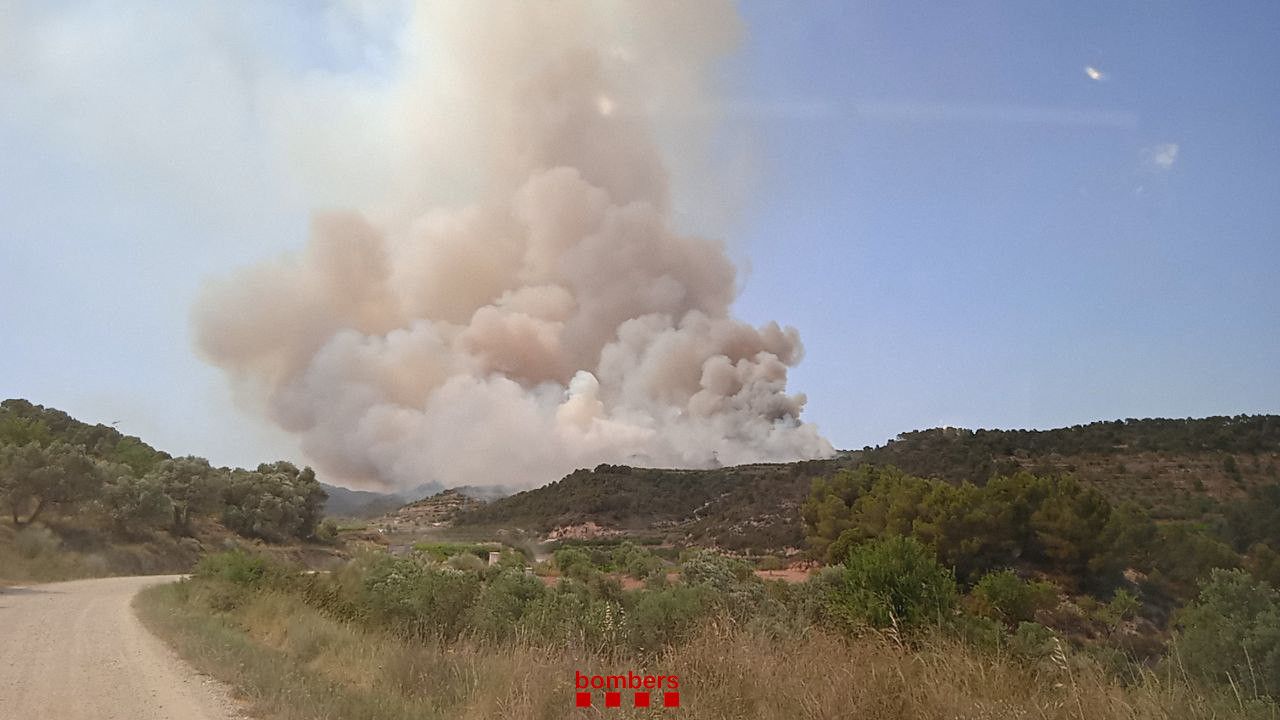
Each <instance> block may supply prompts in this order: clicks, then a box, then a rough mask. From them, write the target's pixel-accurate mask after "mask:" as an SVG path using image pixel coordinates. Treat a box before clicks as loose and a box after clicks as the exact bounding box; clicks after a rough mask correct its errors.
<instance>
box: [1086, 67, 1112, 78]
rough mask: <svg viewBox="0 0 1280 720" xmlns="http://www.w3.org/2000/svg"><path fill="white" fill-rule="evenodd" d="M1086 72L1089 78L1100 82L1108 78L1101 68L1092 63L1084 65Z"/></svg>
mask: <svg viewBox="0 0 1280 720" xmlns="http://www.w3.org/2000/svg"><path fill="white" fill-rule="evenodd" d="M1084 74H1085V75H1086V76H1088V78H1089V79H1090V80H1093V81H1095V82H1100V81H1102V80H1104V79H1106V77H1107V76H1106V75H1104V74H1102V71H1101V70H1099V69H1098V68H1096V67H1094V66H1092V65H1086V66H1085V67H1084Z"/></svg>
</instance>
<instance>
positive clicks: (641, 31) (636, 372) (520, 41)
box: [194, 1, 832, 488]
mask: <svg viewBox="0 0 1280 720" xmlns="http://www.w3.org/2000/svg"><path fill="white" fill-rule="evenodd" d="M737 35H738V20H737V17H736V15H735V14H734V12H733V9H732V7H731V6H730V5H728V4H726V3H719V2H714V3H713V2H705V3H683V2H637V3H635V4H634V5H631V4H626V5H623V4H613V3H605V2H559V1H548V2H537V3H514V2H513V3H510V4H504V5H501V6H500V7H498V6H496V5H495V4H492V3H480V2H476V3H448V4H445V5H443V6H442V7H425V6H424V7H420V8H417V9H416V11H415V12H414V14H413V17H412V18H411V22H410V25H409V30H408V31H407V32H406V33H405V35H404V37H403V39H402V41H401V44H402V47H401V52H402V53H404V55H405V57H406V58H408V59H409V60H408V61H407V62H406V66H405V68H404V69H403V70H402V72H401V73H400V74H399V75H398V76H397V78H396V82H397V83H399V89H398V91H397V93H396V94H395V97H394V101H392V102H389V103H387V106H389V107H391V108H393V109H394V112H395V113H396V117H395V119H394V122H395V123H397V124H398V125H399V126H401V127H402V128H404V133H403V136H404V137H405V138H406V140H405V143H406V147H405V153H406V156H407V157H413V158H417V159H420V160H421V162H422V163H423V165H422V166H421V167H416V168H413V169H412V171H411V172H409V173H408V177H407V178H405V179H404V181H403V182H402V183H400V185H401V189H402V190H403V192H401V193H400V194H399V195H398V196H396V197H392V198H388V199H387V200H386V202H385V203H384V204H383V205H381V206H379V207H377V208H366V212H364V213H361V212H334V213H328V214H323V215H320V216H318V217H317V219H316V220H315V222H314V226H313V228H312V236H311V239H310V242H309V244H308V246H307V248H306V249H305V251H304V252H303V253H301V254H300V255H298V256H296V257H286V258H281V259H278V260H275V261H271V262H267V263H263V264H262V265H259V266H257V267H254V268H250V269H248V270H246V271H244V272H242V273H240V274H238V275H235V276H233V277H230V278H225V279H222V280H219V281H216V282H214V283H211V284H210V286H209V287H208V288H207V289H206V291H205V293H204V296H203V297H202V299H201V300H200V301H199V302H198V303H197V306H196V308H195V313H194V318H195V325H196V335H197V342H198V345H199V347H200V349H201V351H202V353H203V354H204V355H205V356H206V357H207V358H208V359H209V360H210V361H211V362H213V363H215V364H216V365H218V366H219V367H221V368H223V369H224V370H225V371H226V372H227V373H228V375H229V377H230V378H231V380H232V382H233V385H234V387H235V388H236V390H237V392H238V393H239V395H240V397H241V398H242V399H246V400H249V401H251V402H252V403H253V405H254V406H255V407H257V408H258V409H260V411H261V412H263V413H265V414H266V416H267V417H269V418H270V419H271V420H272V421H273V422H275V423H277V424H278V425H279V426H280V427H282V428H284V429H285V430H288V431H290V432H293V433H296V434H298V435H299V436H300V437H301V439H302V447H303V450H304V451H305V452H306V453H307V454H308V456H309V457H310V459H311V460H312V461H313V462H314V463H316V465H317V467H318V469H319V470H320V471H321V472H322V473H324V474H327V475H328V476H330V477H337V478H342V479H345V480H346V481H348V482H365V483H381V484H384V485H393V486H397V487H402V488H403V487H411V486H414V485H417V484H419V483H421V482H423V481H426V480H430V479H437V480H440V481H443V482H445V483H447V484H463V483H468V484H497V483H502V484H513V485H521V486H528V485H536V484H541V483H544V482H547V481H550V480H553V479H555V478H557V477H559V476H560V475H562V474H564V473H565V472H568V471H570V470H572V469H574V468H575V467H582V466H591V465H594V464H597V463H600V462H612V463H629V464H639V465H659V466H690V467H706V466H713V465H716V464H725V465H728V464H738V463H745V462H757V461H767V460H790V459H798V458H812V457H820V456H824V455H827V454H830V453H831V451H832V448H831V445H830V444H829V443H828V442H827V441H826V440H824V439H823V438H822V437H821V436H820V435H819V434H818V432H817V430H816V428H815V427H814V426H813V425H811V424H807V423H804V422H801V421H800V419H799V418H800V412H801V409H802V407H803V406H804V402H805V398H804V396H803V395H801V394H795V395H788V394H787V393H786V379H787V369H788V368H789V367H791V366H793V365H795V364H796V363H797V362H799V360H800V357H801V354H802V350H801V345H800V339H799V336H798V334H797V333H796V331H795V330H794V329H792V328H782V327H779V326H778V325H777V324H776V323H769V324H768V325H766V326H764V327H760V328H755V327H751V326H749V325H747V324H744V323H742V322H739V321H737V320H735V319H733V318H732V317H730V315H729V310H730V305H731V304H732V302H733V300H734V297H735V294H736V284H735V283H736V277H735V269H734V267H733V265H732V263H731V262H730V261H729V259H728V256H727V254H726V252H725V248H724V246H723V245H722V243H720V242H718V241H714V240H708V239H703V238H698V237H690V236H686V235H682V234H680V233H678V232H677V231H675V230H674V229H673V228H672V227H671V220H670V215H671V212H670V202H669V198H668V191H669V188H668V178H667V171H666V169H665V165H664V161H663V157H662V153H661V151H660V147H659V140H658V134H659V128H658V127H657V126H656V125H655V124H654V123H653V122H651V121H650V120H649V118H653V117H661V116H662V115H663V114H664V113H666V114H680V113H683V114H684V115H685V116H696V117H701V116H704V115H706V109H707V108H708V107H712V104H711V103H710V101H709V99H708V93H707V92H706V91H705V89H704V88H705V86H706V77H705V75H706V73H707V72H708V71H709V70H710V68H711V64H712V63H713V61H714V60H715V59H716V58H717V57H718V56H720V55H722V54H723V53H724V52H726V51H727V50H728V49H729V48H731V47H732V46H733V43H734V42H735V40H736V37H737ZM318 109H319V110H322V108H318ZM371 121H373V119H371ZM378 121H379V122H385V120H382V119H379V120H378ZM664 144H665V143H664ZM441 178H443V179H444V180H441Z"/></svg>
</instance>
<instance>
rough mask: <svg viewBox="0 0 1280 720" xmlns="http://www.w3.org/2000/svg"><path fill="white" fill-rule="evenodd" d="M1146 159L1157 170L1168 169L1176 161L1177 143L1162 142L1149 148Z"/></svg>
mask: <svg viewBox="0 0 1280 720" xmlns="http://www.w3.org/2000/svg"><path fill="white" fill-rule="evenodd" d="M1147 159H1148V161H1149V162H1150V163H1151V165H1152V166H1153V167H1155V168H1156V169H1157V170H1169V169H1170V168H1172V167H1173V164H1174V163H1176V162H1178V143H1164V144H1162V145H1156V146H1155V147H1152V148H1149V149H1148V150H1147Z"/></svg>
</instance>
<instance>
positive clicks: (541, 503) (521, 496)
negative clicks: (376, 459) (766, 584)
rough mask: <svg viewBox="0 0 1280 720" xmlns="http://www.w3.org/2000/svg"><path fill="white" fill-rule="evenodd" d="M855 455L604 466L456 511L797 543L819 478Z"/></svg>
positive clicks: (463, 518)
mask: <svg viewBox="0 0 1280 720" xmlns="http://www.w3.org/2000/svg"><path fill="white" fill-rule="evenodd" d="M849 462H850V461H849V460H813V461H807V462H799V463H779V464H760V465H742V466H738V467H730V468H719V469H715V470H663V469H652V468H633V467H627V466H622V465H600V466H598V467H596V468H595V469H594V470H578V471H576V472H573V473H571V474H569V475H567V476H565V477H564V478H563V479H561V480H558V481H556V482H553V483H551V484H549V485H545V486H543V487H540V488H536V489H534V490H527V491H525V492H521V493H517V494H515V495H512V496H510V497H506V498H501V499H498V500H495V501H493V502H490V503H488V504H486V505H483V506H479V507H475V508H471V509H468V510H466V511H463V512H461V513H459V514H458V516H457V517H456V519H455V523H456V524H458V525H495V526H496V525H502V526H514V527H519V528H523V529H526V530H537V531H539V532H549V531H551V530H553V529H556V528H563V527H566V526H576V525H582V524H585V523H596V524H598V525H601V526H604V527H606V528H610V529H619V530H625V531H628V532H629V533H632V534H638V535H650V536H654V537H658V538H661V539H665V540H671V541H679V542H686V543H693V544H711V545H718V546H721V547H725V548H730V549H740V550H748V549H761V548H781V547H795V546H798V545H799V544H800V542H801V540H802V535H801V532H800V526H799V508H800V505H801V504H802V503H803V502H804V500H805V498H806V497H808V495H809V487H810V485H811V484H812V482H813V479H814V478H816V477H820V476H822V475H825V474H828V473H831V472H834V471H835V470H836V469H838V468H839V467H842V466H845V465H847V464H848V463H849Z"/></svg>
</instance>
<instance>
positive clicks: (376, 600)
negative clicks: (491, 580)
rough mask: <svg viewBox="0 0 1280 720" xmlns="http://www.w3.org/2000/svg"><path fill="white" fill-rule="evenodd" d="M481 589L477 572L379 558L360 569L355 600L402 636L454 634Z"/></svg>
mask: <svg viewBox="0 0 1280 720" xmlns="http://www.w3.org/2000/svg"><path fill="white" fill-rule="evenodd" d="M479 594H480V579H479V577H477V576H476V574H475V573H468V572H461V571H458V570H454V569H452V568H448V569H442V568H438V567H431V566H428V565H426V564H424V563H423V562H421V561H419V560H416V559H414V558H394V557H383V558H378V559H376V560H374V561H373V562H372V563H371V564H370V566H369V568H368V570H367V571H366V572H365V573H364V575H363V577H362V579H361V592H360V603H359V604H360V606H361V607H362V610H364V611H365V612H367V614H368V616H369V618H370V619H371V620H373V621H374V622H376V623H379V624H381V625H384V626H386V627H388V628H390V629H391V630H393V631H395V632H397V633H400V634H402V635H405V636H409V637H433V636H435V637H441V638H445V639H452V638H455V637H457V636H458V635H459V634H461V633H462V631H463V630H464V629H465V620H466V618H467V614H468V612H469V611H470V610H471V606H472V605H473V604H474V603H475V601H476V598H477V597H478V596H479Z"/></svg>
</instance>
